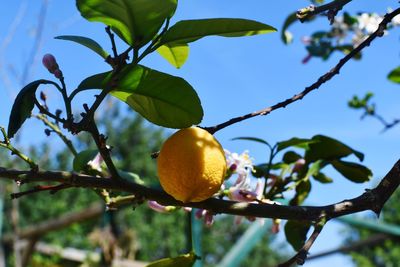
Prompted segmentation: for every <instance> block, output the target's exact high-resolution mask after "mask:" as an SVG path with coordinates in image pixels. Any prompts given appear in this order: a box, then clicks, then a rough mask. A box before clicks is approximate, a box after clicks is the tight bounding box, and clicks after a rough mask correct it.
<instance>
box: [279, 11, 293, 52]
mask: <svg viewBox="0 0 400 267" xmlns="http://www.w3.org/2000/svg"><path fill="white" fill-rule="evenodd" d="M296 13H297V12H294V13H292V14H290V15H289V16H288V17H287V18H286V20H285V22H284V23H283V27H282V30H281V39H282V42H284V43H285V44H290V43H291V42H292V41H293V35H292V34H291V33H290V32H289V31H288V30H287V29H288V28H289V26H290V25H292V24H293V23H295V22H296V21H297V16H296Z"/></svg>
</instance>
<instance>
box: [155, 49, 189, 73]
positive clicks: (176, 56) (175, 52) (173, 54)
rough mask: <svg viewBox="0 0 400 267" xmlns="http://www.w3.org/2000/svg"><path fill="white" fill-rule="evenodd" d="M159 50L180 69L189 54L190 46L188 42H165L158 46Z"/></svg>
mask: <svg viewBox="0 0 400 267" xmlns="http://www.w3.org/2000/svg"><path fill="white" fill-rule="evenodd" d="M157 52H158V53H159V54H160V55H161V56H162V57H163V58H165V59H166V60H167V61H168V62H169V63H170V64H171V65H173V66H174V67H176V68H178V69H179V68H180V67H182V66H183V64H185V62H186V60H187V58H188V56H189V46H188V45H187V44H165V45H162V46H160V47H159V48H157Z"/></svg>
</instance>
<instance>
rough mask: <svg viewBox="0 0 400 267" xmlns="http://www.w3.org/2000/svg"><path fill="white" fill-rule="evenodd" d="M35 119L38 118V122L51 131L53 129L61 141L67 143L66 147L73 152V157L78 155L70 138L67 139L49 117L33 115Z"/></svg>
mask: <svg viewBox="0 0 400 267" xmlns="http://www.w3.org/2000/svg"><path fill="white" fill-rule="evenodd" d="M33 117H35V118H37V119H38V120H41V121H42V122H43V123H44V124H45V125H46V126H48V127H49V128H50V129H52V131H53V132H55V133H56V134H57V135H58V136H59V137H60V138H61V140H62V141H63V142H64V143H65V145H66V146H67V147H68V149H69V150H70V151H71V153H72V155H74V156H76V155H77V154H78V152H77V151H76V149H75V147H74V145H73V144H72V141H71V140H69V139H68V137H66V136H65V135H64V134H63V132H62V131H61V129H60V127H58V126H57V125H56V124H54V123H52V122H50V121H49V120H48V119H47V117H46V116H45V115H43V114H38V115H33Z"/></svg>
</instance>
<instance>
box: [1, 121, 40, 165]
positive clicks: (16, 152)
mask: <svg viewBox="0 0 400 267" xmlns="http://www.w3.org/2000/svg"><path fill="white" fill-rule="evenodd" d="M0 131H1V133H2V135H3V138H4V141H2V142H0V147H4V148H6V149H8V150H10V151H11V154H12V155H16V156H18V157H19V158H20V159H22V160H23V161H25V162H26V163H27V164H28V165H29V167H30V168H31V170H34V171H36V170H38V168H39V167H38V165H37V164H36V163H35V162H34V161H33V160H32V159H31V158H29V157H28V156H26V155H25V154H24V153H22V152H21V151H19V150H18V149H17V148H15V147H14V146H13V145H12V144H11V143H10V139H8V136H7V133H6V129H4V128H3V127H0Z"/></svg>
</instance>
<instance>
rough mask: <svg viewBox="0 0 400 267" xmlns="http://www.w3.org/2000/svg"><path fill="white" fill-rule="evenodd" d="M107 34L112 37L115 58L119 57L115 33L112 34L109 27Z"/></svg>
mask: <svg viewBox="0 0 400 267" xmlns="http://www.w3.org/2000/svg"><path fill="white" fill-rule="evenodd" d="M106 33H107V34H108V37H110V41H111V49H112V51H113V55H114V58H116V57H118V51H117V46H116V45H115V38H114V37H115V36H114V33H112V32H111V27H110V26H107V27H106Z"/></svg>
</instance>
